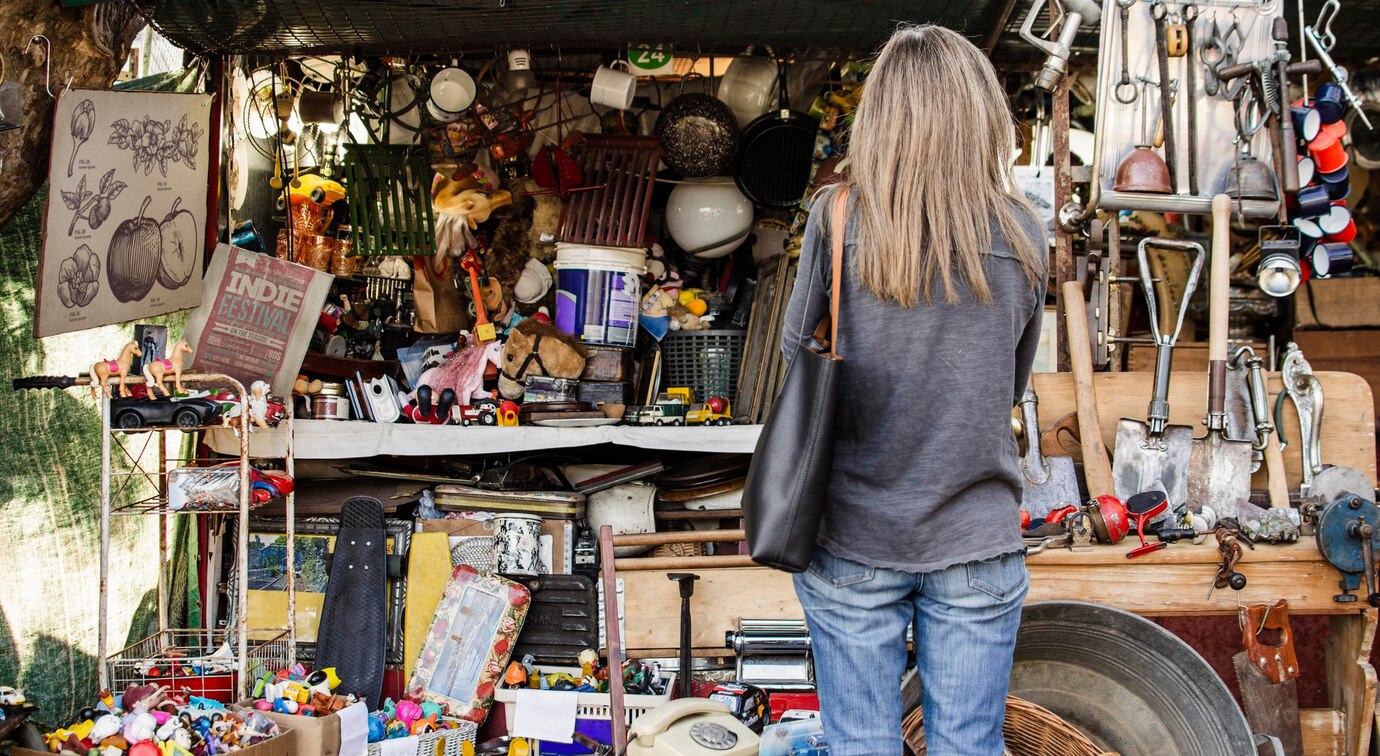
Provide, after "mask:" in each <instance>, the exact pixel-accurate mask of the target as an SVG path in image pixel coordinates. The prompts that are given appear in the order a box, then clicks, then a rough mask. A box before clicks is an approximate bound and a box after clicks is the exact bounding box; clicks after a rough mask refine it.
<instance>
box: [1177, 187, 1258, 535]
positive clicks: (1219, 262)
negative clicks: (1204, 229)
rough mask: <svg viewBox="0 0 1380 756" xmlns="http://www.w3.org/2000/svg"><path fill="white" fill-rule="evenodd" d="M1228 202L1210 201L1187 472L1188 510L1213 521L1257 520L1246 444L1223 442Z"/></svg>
mask: <svg viewBox="0 0 1380 756" xmlns="http://www.w3.org/2000/svg"><path fill="white" fill-rule="evenodd" d="M1230 234H1231V198H1230V197H1228V196H1227V195H1225V194H1219V195H1217V196H1216V197H1213V198H1212V258H1211V269H1210V277H1209V279H1208V291H1209V296H1208V400H1207V405H1208V413H1207V421H1206V424H1207V434H1206V435H1205V436H1204V437H1203V438H1197V439H1194V440H1193V450H1192V455H1191V457H1190V460H1189V467H1188V499H1187V502H1188V505H1189V508H1190V509H1191V510H1193V512H1194V513H1195V514H1196V513H1198V512H1201V511H1202V509H1203V507H1205V506H1210V507H1212V509H1213V511H1214V512H1216V514H1217V516H1218V517H1219V518H1222V517H1235V518H1236V519H1237V521H1238V522H1245V521H1246V520H1247V519H1250V518H1254V517H1257V516H1258V515H1259V514H1261V513H1262V510H1261V508H1260V507H1257V506H1255V505H1254V504H1251V502H1250V496H1251V444H1250V442H1249V441H1234V440H1231V439H1229V438H1227V413H1226V399H1227V314H1228V313H1227V309H1228V308H1229V307H1230V302H1229V292H1230V289H1231V261H1230V259H1229V258H1230V257H1231V238H1230Z"/></svg>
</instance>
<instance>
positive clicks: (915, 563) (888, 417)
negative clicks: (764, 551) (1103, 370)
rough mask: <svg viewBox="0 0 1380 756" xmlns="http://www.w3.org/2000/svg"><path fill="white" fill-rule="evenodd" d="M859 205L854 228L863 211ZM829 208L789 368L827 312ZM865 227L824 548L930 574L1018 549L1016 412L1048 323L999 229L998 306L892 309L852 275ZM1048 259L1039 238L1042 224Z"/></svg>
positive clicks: (800, 278) (845, 298) (789, 327)
mask: <svg viewBox="0 0 1380 756" xmlns="http://www.w3.org/2000/svg"><path fill="white" fill-rule="evenodd" d="M851 202H852V201H850V218H851V217H852V212H851V210H852V208H851ZM831 204H832V196H830V195H826V196H824V197H821V198H819V199H818V200H817V201H816V202H815V205H814V208H813V210H812V211H811V213H810V220H809V224H808V226H807V227H806V230H805V239H804V246H803V248H802V249H801V253H800V269H799V271H798V272H797V274H796V284H795V290H794V291H793V292H792V293H791V300H790V304H789V307H788V308H787V310H786V319H785V323H784V324H783V329H782V330H783V336H782V344H781V348H782V351H783V353H784V354H785V357H786V360H787V361H789V360H790V359H792V358H793V357H794V356H795V353H796V351H797V350H798V349H799V348H800V347H801V346H803V345H805V344H807V343H808V342H809V340H810V337H811V335H812V333H813V332H814V329H815V325H816V324H817V323H818V322H819V320H820V318H821V317H822V316H823V315H825V314H827V313H828V311H829V295H830V284H831V278H832V271H831V257H830V256H831V251H832V250H831V239H832V236H831V234H830V231H829V228H828V226H829V220H828V216H829V209H830V205H831ZM856 225H857V224H856V223H852V222H850V223H849V224H848V229H847V232H846V234H845V237H844V239H845V243H844V253H843V254H844V280H843V284H842V292H841V300H842V301H841V303H840V306H839V337H838V340H839V344H838V353H839V355H840V356H841V357H842V358H843V372H842V382H841V384H840V394H839V403H838V408H837V411H836V412H837V415H836V419H835V442H834V466H833V471H832V473H831V477H830V480H829V495H828V503H827V504H826V507H825V515H824V522H823V525H822V526H821V529H820V535H819V543H820V545H822V546H824V548H826V549H828V550H829V551H830V552H831V553H833V554H835V555H837V556H840V557H843V558H845V559H851V560H853V561H856V562H861V563H863V564H867V565H871V566H874V567H886V568H890V569H895V570H902V571H906V572H914V573H921V572H930V571H934V570H940V569H943V568H945V567H949V566H951V565H955V564H962V563H964V562H971V561H975V560H982V559H989V558H992V557H996V556H1000V555H1002V554H1008V553H1011V552H1014V551H1019V550H1020V549H1021V537H1020V523H1019V519H1018V517H1017V510H1018V509H1019V507H1020V501H1021V475H1020V469H1019V467H1018V459H1017V448H1016V440H1015V438H1014V436H1013V435H1012V433H1011V423H1010V416H1011V407H1012V406H1013V405H1014V404H1015V403H1016V402H1017V401H1018V400H1019V399H1020V395H1021V393H1022V392H1023V391H1024V389H1025V385H1026V381H1027V379H1028V378H1029V377H1030V365H1031V361H1032V360H1033V359H1034V356H1035V349H1036V345H1037V343H1038V341H1039V335H1040V319H1041V316H1042V314H1043V312H1044V284H1043V281H1044V277H1043V276H1041V279H1040V280H1041V284H1040V286H1039V287H1038V288H1032V287H1031V286H1030V284H1029V282H1028V280H1027V279H1026V277H1025V274H1024V272H1023V271H1022V269H1021V265H1020V263H1019V262H1018V261H1017V260H1016V259H1015V258H1014V255H1013V253H1012V251H1011V250H1010V248H1009V246H1008V245H1007V243H1006V241H1005V240H1004V239H1003V238H1002V236H1001V234H1000V232H999V231H998V230H997V229H996V226H995V224H994V226H993V248H992V251H991V254H990V255H988V256H987V257H986V260H985V269H986V272H987V280H988V285H989V286H990V288H991V291H992V302H991V304H987V305H983V304H979V303H978V302H976V301H975V300H973V299H972V297H971V295H969V294H968V292H967V289H966V287H963V286H961V284H960V301H959V302H957V303H955V304H948V303H946V302H945V301H944V294H943V289H942V285H941V284H940V283H939V282H938V281H935V283H934V287H933V289H932V292H933V294H932V302H933V304H930V305H926V304H925V303H924V301H923V299H922V300H921V302H920V303H919V304H917V305H916V306H914V307H910V308H905V307H901V306H900V305H897V304H894V303H888V302H883V301H881V300H879V299H878V298H876V297H875V296H873V295H872V294H871V293H870V292H868V291H866V290H865V289H863V288H862V287H861V286H860V285H859V283H858V281H857V280H856V277H855V276H854V275H853V274H852V273H851V272H849V265H848V260H849V256H850V255H851V254H853V253H854V251H855V250H856V249H857V229H856ZM1027 227H1028V233H1029V234H1030V237H1031V239H1032V240H1034V241H1035V242H1036V244H1037V245H1038V246H1039V247H1040V248H1041V249H1043V248H1044V247H1045V243H1046V242H1045V233H1044V229H1043V226H1042V224H1041V223H1040V222H1039V221H1038V219H1037V218H1035V217H1034V216H1031V218H1030V221H1029V223H1028V224H1027Z"/></svg>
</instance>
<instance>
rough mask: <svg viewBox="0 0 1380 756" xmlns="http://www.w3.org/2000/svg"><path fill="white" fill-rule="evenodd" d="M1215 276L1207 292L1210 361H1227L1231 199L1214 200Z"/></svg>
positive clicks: (1217, 197) (1213, 256)
mask: <svg viewBox="0 0 1380 756" xmlns="http://www.w3.org/2000/svg"><path fill="white" fill-rule="evenodd" d="M1210 264H1211V266H1212V267H1211V268H1210V269H1209V272H1210V274H1211V276H1212V279H1211V281H1209V288H1208V295H1209V296H1208V359H1209V360H1216V361H1221V362H1223V363H1225V362H1226V361H1227V311H1228V308H1229V307H1230V292H1231V197H1229V196H1227V195H1225V194H1219V195H1217V196H1216V197H1213V198H1212V260H1211V262H1210Z"/></svg>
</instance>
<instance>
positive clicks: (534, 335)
mask: <svg viewBox="0 0 1380 756" xmlns="http://www.w3.org/2000/svg"><path fill="white" fill-rule="evenodd" d="M587 354H588V353H587V352H586V350H585V347H584V345H583V344H581V343H580V342H579V341H577V340H576V339H575V337H574V336H571V335H570V334H568V333H565V332H564V331H561V330H559V329H557V328H556V327H555V326H553V325H551V324H550V323H543V322H541V321H540V320H537V319H536V318H528V319H526V320H524V321H522V322H521V323H518V324H517V326H515V327H514V328H513V330H512V331H510V332H509V333H508V341H507V342H506V343H505V344H504V345H503V356H502V358H501V362H500V364H499V370H500V372H499V377H498V391H499V393H500V394H502V395H503V398H505V399H513V400H517V399H521V398H522V395H523V393H525V392H526V390H527V387H526V384H524V383H523V381H524V380H525V379H526V378H527V376H529V375H549V376H551V377H553V378H571V379H575V378H579V377H580V374H581V373H583V372H584V370H585V357H586V355H587Z"/></svg>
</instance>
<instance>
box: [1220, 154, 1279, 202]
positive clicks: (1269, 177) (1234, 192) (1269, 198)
mask: <svg viewBox="0 0 1380 756" xmlns="http://www.w3.org/2000/svg"><path fill="white" fill-rule="evenodd" d="M1225 193H1226V195H1227V196H1229V197H1231V198H1232V199H1243V200H1265V201H1266V202H1275V201H1277V200H1278V199H1279V194H1278V193H1277V192H1276V191H1275V172H1274V171H1272V170H1270V166H1268V165H1266V164H1265V163H1262V162H1261V161H1259V160H1256V159H1255V158H1254V157H1251V156H1250V155H1243V156H1242V157H1241V165H1240V167H1239V168H1238V167H1237V166H1231V167H1229V168H1227V188H1226V190H1225Z"/></svg>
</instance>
